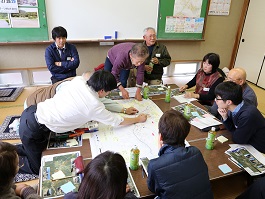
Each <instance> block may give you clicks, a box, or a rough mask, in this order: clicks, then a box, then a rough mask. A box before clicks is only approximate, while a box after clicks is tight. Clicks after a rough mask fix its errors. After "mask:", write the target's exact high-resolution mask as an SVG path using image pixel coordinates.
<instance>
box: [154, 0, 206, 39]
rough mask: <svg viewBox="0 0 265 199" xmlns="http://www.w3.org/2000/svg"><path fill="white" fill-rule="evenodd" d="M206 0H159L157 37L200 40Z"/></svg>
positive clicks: (203, 28)
mask: <svg viewBox="0 0 265 199" xmlns="http://www.w3.org/2000/svg"><path fill="white" fill-rule="evenodd" d="M207 9H208V0H166V1H165V0H160V1H159V11H158V19H157V21H158V22H157V24H158V25H157V35H158V38H159V39H176V40H202V39H203V33H204V30H205V24H206V13H207Z"/></svg>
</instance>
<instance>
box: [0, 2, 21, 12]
mask: <svg viewBox="0 0 265 199" xmlns="http://www.w3.org/2000/svg"><path fill="white" fill-rule="evenodd" d="M0 13H18V3H17V0H1V1H0Z"/></svg>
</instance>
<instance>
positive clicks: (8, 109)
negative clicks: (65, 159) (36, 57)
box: [0, 76, 265, 199]
mask: <svg viewBox="0 0 265 199" xmlns="http://www.w3.org/2000/svg"><path fill="white" fill-rule="evenodd" d="M192 78H193V76H180V77H170V78H163V82H164V84H171V83H175V84H177V85H179V86H181V85H184V84H185V83H187V82H188V81H189V80H190V79H192ZM250 86H251V87H252V88H253V89H254V91H255V92H256V94H257V97H258V103H259V105H258V109H259V110H260V111H261V112H262V113H263V114H264V113H265V101H263V100H262V99H263V97H262V95H265V90H263V89H261V88H258V87H256V86H255V85H253V84H250ZM38 88H39V87H37V86H36V87H26V88H25V89H24V91H23V92H22V94H21V95H20V96H19V97H18V99H17V100H16V101H15V102H0V111H1V114H0V124H2V122H3V121H4V119H5V117H6V116H8V115H21V113H22V111H23V104H24V101H25V99H26V98H27V96H29V95H30V94H31V93H33V92H34V91H35V90H37V89H38ZM8 142H11V143H17V142H19V140H9V141H8ZM248 177H249V176H248V175H246V174H244V173H242V174H239V175H235V176H233V177H228V178H226V179H222V180H214V181H212V182H211V184H212V189H213V192H214V198H215V199H232V198H235V197H236V196H238V195H239V194H240V193H242V192H243V191H244V190H245V189H246V187H247V178H248ZM36 183H38V181H37V180H34V181H31V182H28V183H27V184H30V185H34V184H36Z"/></svg>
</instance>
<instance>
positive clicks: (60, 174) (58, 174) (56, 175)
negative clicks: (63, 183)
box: [52, 170, 65, 180]
mask: <svg viewBox="0 0 265 199" xmlns="http://www.w3.org/2000/svg"><path fill="white" fill-rule="evenodd" d="M62 178H65V175H64V173H63V172H62V171H61V170H60V171H57V172H56V173H54V174H52V179H53V180H58V179H62Z"/></svg>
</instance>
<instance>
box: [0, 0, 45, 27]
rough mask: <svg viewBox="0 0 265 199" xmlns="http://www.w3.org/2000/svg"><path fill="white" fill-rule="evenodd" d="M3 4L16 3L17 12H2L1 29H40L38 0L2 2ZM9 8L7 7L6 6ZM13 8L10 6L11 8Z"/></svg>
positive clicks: (3, 0) (4, 0) (0, 14)
mask: <svg viewBox="0 0 265 199" xmlns="http://www.w3.org/2000/svg"><path fill="white" fill-rule="evenodd" d="M0 2H2V3H0V9H1V8H2V7H1V4H4V3H3V2H5V3H6V4H11V3H10V2H16V12H5V13H1V12H0V28H39V27H40V22H39V15H38V7H37V6H38V2H37V0H1V1H0ZM6 7H7V6H6ZM10 7H11V6H9V8H10Z"/></svg>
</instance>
